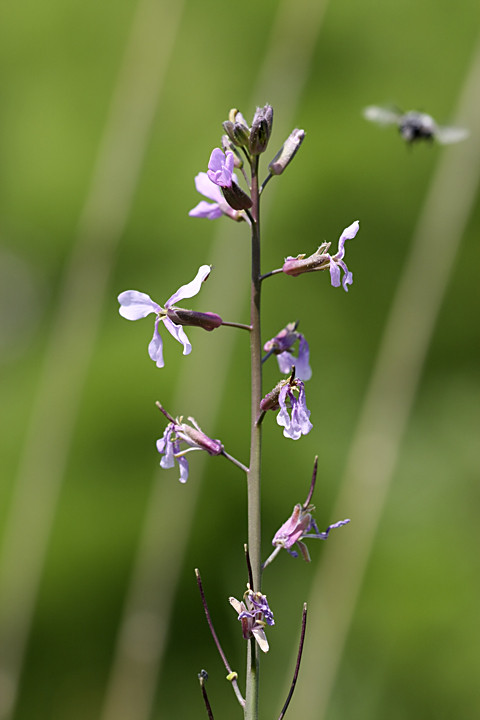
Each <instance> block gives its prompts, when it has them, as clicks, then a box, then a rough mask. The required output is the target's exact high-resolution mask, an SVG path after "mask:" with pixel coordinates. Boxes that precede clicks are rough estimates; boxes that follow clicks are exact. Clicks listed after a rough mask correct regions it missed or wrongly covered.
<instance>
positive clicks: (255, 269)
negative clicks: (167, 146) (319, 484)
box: [245, 156, 262, 720]
mask: <svg viewBox="0 0 480 720" xmlns="http://www.w3.org/2000/svg"><path fill="white" fill-rule="evenodd" d="M259 199H260V194H259V188H258V156H255V157H254V158H252V203H253V204H252V208H251V215H252V218H253V222H252V284H251V304H250V326H251V328H252V330H251V333H250V358H251V373H252V378H251V379H252V407H251V443H250V468H249V472H248V550H249V553H250V561H251V564H252V575H253V585H254V587H253V588H252V590H254V591H255V592H259V591H260V590H261V577H262V564H261V557H260V530H261V525H260V466H261V441H262V427H261V425H257V418H258V413H259V409H260V400H261V399H262V343H261V337H260V291H261V280H260V277H261V271H260V212H259V211H260V208H259ZM258 669H259V649H258V646H257V644H256V643H255V642H254V641H253V640H250V641H249V642H248V653H247V686H246V698H245V720H258Z"/></svg>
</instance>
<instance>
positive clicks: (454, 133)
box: [435, 126, 470, 145]
mask: <svg viewBox="0 0 480 720" xmlns="http://www.w3.org/2000/svg"><path fill="white" fill-rule="evenodd" d="M469 135H470V133H469V131H468V130H467V129H466V128H457V127H441V126H440V127H438V128H437V132H436V133H435V137H436V138H437V140H438V142H439V143H440V144H441V145H452V143H457V142H461V141H462V140H465V139H466V138H467V137H468V136H469Z"/></svg>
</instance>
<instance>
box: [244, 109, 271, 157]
mask: <svg viewBox="0 0 480 720" xmlns="http://www.w3.org/2000/svg"><path fill="white" fill-rule="evenodd" d="M272 124H273V108H272V106H271V105H265V107H263V108H257V111H256V113H255V115H254V118H253V122H252V127H251V130H250V140H249V148H250V152H251V153H252V155H260V153H263V152H265V150H266V149H267V145H268V141H269V140H270V135H271V134H272Z"/></svg>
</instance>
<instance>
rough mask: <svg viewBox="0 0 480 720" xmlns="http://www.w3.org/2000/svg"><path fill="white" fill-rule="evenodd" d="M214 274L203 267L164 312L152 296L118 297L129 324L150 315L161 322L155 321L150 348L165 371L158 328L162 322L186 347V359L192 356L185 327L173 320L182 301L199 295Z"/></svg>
mask: <svg viewBox="0 0 480 720" xmlns="http://www.w3.org/2000/svg"><path fill="white" fill-rule="evenodd" d="M210 271H211V267H210V265H202V266H201V267H200V269H199V270H198V272H197V274H196V276H195V278H194V279H193V280H192V281H191V282H189V283H188V284H187V285H182V287H181V288H179V290H177V292H176V293H174V294H173V295H172V296H171V297H170V298H168V300H167V302H166V303H165V307H164V308H162V307H161V306H160V305H158V304H157V303H156V302H154V301H153V300H152V299H151V298H150V296H149V295H146V294H145V293H142V292H138V291H137V290H126V291H125V292H122V293H120V295H119V296H118V302H119V303H120V308H119V313H120V315H121V316H122V317H124V318H126V319H127V320H139V319H140V318H144V317H146V316H147V315H150V313H156V315H157V318H156V320H155V330H154V333H153V338H152V340H151V342H150V344H149V346H148V354H149V355H150V357H151V359H152V360H153V361H154V362H155V363H156V365H157V367H159V368H161V367H163V366H164V364H165V363H164V361H163V343H162V338H161V337H160V335H159V332H158V325H159V323H160V321H161V322H163V324H164V325H165V327H166V328H167V330H168V332H169V333H170V334H171V335H173V337H174V338H175V340H178V342H179V343H181V344H182V345H183V354H184V355H189V354H190V352H191V351H192V346H191V344H190V341H189V340H188V338H187V336H186V334H185V331H184V330H183V327H182V325H181V324H175V323H174V322H172V320H171V319H170V316H173V317H175V319H177V320H178V316H177V315H176V314H175V303H177V302H179V301H180V300H184V299H185V298H191V297H194V296H195V295H197V293H198V292H199V291H200V288H201V287H202V283H203V282H204V281H205V280H206V279H207V277H208V276H209V275H210ZM212 317H213V314H212ZM215 317H216V318H218V320H217V323H216V324H217V326H218V324H221V318H220V317H219V316H215ZM183 324H187V325H191V324H198V323H191V322H188V321H187V322H184V323H183ZM210 329H211V328H210Z"/></svg>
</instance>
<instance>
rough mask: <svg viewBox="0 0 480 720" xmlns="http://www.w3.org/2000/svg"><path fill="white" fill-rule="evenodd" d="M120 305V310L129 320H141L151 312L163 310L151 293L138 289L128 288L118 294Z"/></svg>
mask: <svg viewBox="0 0 480 720" xmlns="http://www.w3.org/2000/svg"><path fill="white" fill-rule="evenodd" d="M118 302H119V303H120V307H119V309H118V312H119V313H120V315H121V316H122V317H124V318H126V319H127V320H139V319H140V318H144V317H147V315H150V313H153V312H154V313H157V312H159V311H160V310H161V307H160V305H157V303H156V302H154V301H153V300H152V299H151V297H150V296H149V295H147V294H146V293H142V292H138V291H137V290H126V291H125V292H122V293H120V295H119V296H118Z"/></svg>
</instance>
